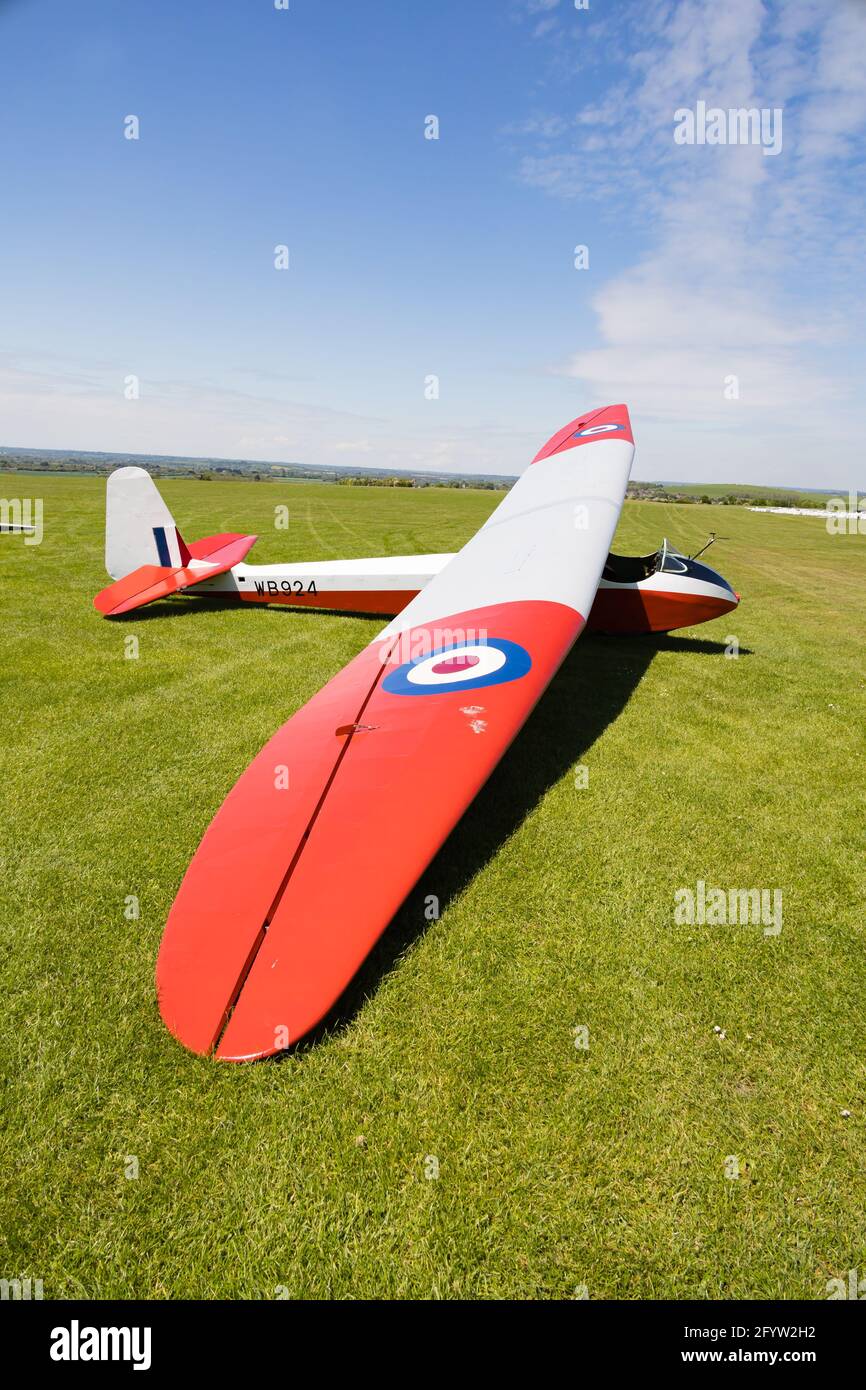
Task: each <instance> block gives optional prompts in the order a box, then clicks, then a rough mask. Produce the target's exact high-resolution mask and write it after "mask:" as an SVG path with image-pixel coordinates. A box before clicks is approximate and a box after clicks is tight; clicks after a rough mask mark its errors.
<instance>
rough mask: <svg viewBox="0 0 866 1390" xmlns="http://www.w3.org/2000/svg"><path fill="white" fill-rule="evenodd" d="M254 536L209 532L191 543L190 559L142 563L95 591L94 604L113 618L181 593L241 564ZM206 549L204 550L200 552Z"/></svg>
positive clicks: (254, 540)
mask: <svg viewBox="0 0 866 1390" xmlns="http://www.w3.org/2000/svg"><path fill="white" fill-rule="evenodd" d="M256 539H257V538H256V537H255V536H236V535H231V534H227V535H223V536H208V537H207V538H206V539H205V540H203V541H195V542H194V544H193V545H191V546H190V547H189V555H190V560H189V562H188V563H187V564H185V565H178V566H172V565H141V566H139V568H138V569H137V570H133V571H132V574H127V575H124V577H123V579H118V580H117V581H116V582H115V583H114V584H109V585H108V587H107V588H106V589H103V590H102V592H101V593H98V594H97V595H96V598H95V599H94V600H93V606H94V608H96V609H98V611H99V612H100V613H104V614H105V616H106V617H109V618H114V617H117V616H118V614H120V613H129V612H130V611H131V610H132V609H133V608H143V607H144V606H145V604H148V603H153V602H154V601H155V600H156V599H158V598H167V597H168V596H169V594H177V593H180V592H181V590H183V589H189V588H191V587H192V585H193V584H201V582H202V581H203V580H205V579H214V578H216V576H217V575H218V574H225V573H226V572H227V571H228V570H230V569H232V568H233V567H234V566H235V565H239V564H240V562H241V560H243V558H244V556H245V555H246V554H247V553H248V551H249V550H250V549H251V548H252V546H253V545H254V544H255V542H256ZM201 552H203V553H201Z"/></svg>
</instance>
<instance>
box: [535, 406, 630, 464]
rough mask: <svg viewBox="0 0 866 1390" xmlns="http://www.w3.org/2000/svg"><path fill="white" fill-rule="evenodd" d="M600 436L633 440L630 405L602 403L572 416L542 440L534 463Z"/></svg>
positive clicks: (592, 441)
mask: <svg viewBox="0 0 866 1390" xmlns="http://www.w3.org/2000/svg"><path fill="white" fill-rule="evenodd" d="M599 439H623V440H626V441H627V442H628V443H629V444H634V435H633V434H632V428H631V419H630V418H629V413H628V406H627V405H625V404H623V403H620V404H618V405H603V406H599V407H597V408H596V409H595V410H586V411H584V413H583V414H582V415H578V416H577V417H576V419H574V420H570V421H569V423H568V424H567V425H563V427H562V429H560V430H557V432H556V434H554V435H551V437H550V439H548V441H547V443H546V444H542V446H541V448H540V449H539V451H538V453H537V454H536V455H535V458H534V459H533V460H532V462H533V463H540V462H541V461H542V459H547V458H550V457H551V455H552V454H562V453H564V452H565V451H566V449H574V448H576V447H577V446H578V445H579V444H591V443H595V442H597V441H598V440H599Z"/></svg>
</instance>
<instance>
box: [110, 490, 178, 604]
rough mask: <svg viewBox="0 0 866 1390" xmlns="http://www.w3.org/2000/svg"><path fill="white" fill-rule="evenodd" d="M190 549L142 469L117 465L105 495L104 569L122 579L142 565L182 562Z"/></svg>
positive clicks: (168, 564) (169, 564) (174, 564)
mask: <svg viewBox="0 0 866 1390" xmlns="http://www.w3.org/2000/svg"><path fill="white" fill-rule="evenodd" d="M188 560H189V551H188V550H187V548H186V546H185V545H184V542H183V537H182V536H181V534H180V532H179V531H178V529H177V526H176V525H175V522H174V517H173V516H172V514H171V512H170V511H169V510H168V507H167V506H166V505H165V502H164V501H163V500H162V498H161V497H160V495H159V491H158V490H157V486H156V484H155V482H154V481H153V479H152V478H151V476H150V474H149V473H148V472H147V471H146V469H144V468H135V467H129V468H118V469H116V470H115V472H114V473H112V474H111V475H110V476H109V479H108V483H107V485H106V495H105V568H106V569H107V570H108V573H109V574H110V575H111V577H112V579H122V578H123V577H124V576H125V575H127V574H131V573H132V571H133V570H137V569H139V568H140V567H141V566H142V565H159V566H162V567H168V566H172V567H176V566H178V565H185V564H186V563H187V561H188Z"/></svg>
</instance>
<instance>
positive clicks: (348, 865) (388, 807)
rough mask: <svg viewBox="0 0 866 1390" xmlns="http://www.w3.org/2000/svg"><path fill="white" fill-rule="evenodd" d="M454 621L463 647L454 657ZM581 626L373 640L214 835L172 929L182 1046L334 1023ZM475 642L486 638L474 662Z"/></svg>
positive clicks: (258, 1043)
mask: <svg viewBox="0 0 866 1390" xmlns="http://www.w3.org/2000/svg"><path fill="white" fill-rule="evenodd" d="M443 625H444V626H447V629H448V630H449V631H450V632H452V633H454V632H456V633H457V634H458V635H459V637H460V640H458V641H457V642H451V643H449V644H447V645H446V647H443V646H442V643H441V639H440V637H439V634H440V633H441V631H442V627H443ZM582 627H583V619H582V618H581V617H580V615H579V614H577V613H576V612H575V611H574V610H573V609H570V608H568V607H566V606H565V605H563V604H559V603H553V602H545V601H540V600H534V601H526V602H513V603H507V604H498V605H494V606H492V607H488V608H484V609H478V610H475V611H471V612H467V613H461V614H456V615H454V616H452V617H449V618H445V619H443V620H442V623H441V624H438V623H437V625H436V628H435V629H434V628H433V627H418V628H414V629H412V630H410V631H409V632H408V633H403V634H402V635H401V638H400V644H399V650H397V649H395V646H394V640H393V639H392V640H391V641H386V642H381V643H380V642H376V643H373V644H372V645H371V646H370V647H367V648H366V649H365V650H364V651H363V652H361V653H360V655H359V656H357V657H356V658H355V660H354V661H352V662H351V663H350V664H349V665H348V666H347V667H346V668H345V669H344V670H343V671H341V672H340V674H339V675H338V676H336V677H335V678H334V679H333V680H332V681H330V682H329V684H328V685H326V686H325V687H324V689H322V690H321V691H320V692H319V693H318V695H315V696H314V697H313V699H312V700H310V702H309V703H308V704H307V705H305V706H304V707H303V709H301V710H299V711H298V713H297V714H296V715H294V716H293V718H292V719H290V720H289V721H288V723H286V724H285V725H284V726H283V727H282V729H280V730H279V732H278V733H277V734H275V736H274V737H273V738H272V739H271V740H270V742H269V743H268V744H267V745H266V746H265V748H264V749H263V750H262V752H261V753H260V754H259V755H258V757H257V758H256V759H255V760H254V761H253V763H252V764H251V765H250V767H249V768H248V769H247V771H246V772H245V773H244V774H243V776H242V777H241V778H240V780H239V781H238V782H237V784H236V785H235V787H234V788H233V790H232V791H231V792H230V793H229V796H228V797H227V799H226V801H225V802H224V803H223V806H222V807H221V809H220V811H219V812H218V814H217V816H216V818H215V819H214V821H213V822H212V824H211V826H210V828H209V830H208V831H207V832H206V834H205V836H204V839H203V840H202V842H201V845H200V847H199V849H198V852H197V853H196V855H195V857H194V859H193V861H192V863H191V864H190V867H189V869H188V871H187V874H186V877H185V878H184V881H183V883H182V885H181V888H180V892H179V893H178V896H177V899H176V901H175V903H174V906H173V908H172V911H171V915H170V917H169V920H168V924H167V926H166V930H165V935H164V937H163V942H162V946H161V948H160V954H159V960H158V962H157V991H158V995H159V1005H160V1011H161V1013H162V1016H163V1019H164V1020H165V1023H166V1025H167V1027H168V1028H169V1029H170V1031H171V1032H172V1033H174V1035H175V1036H176V1037H177V1038H178V1039H179V1040H180V1041H181V1042H182V1043H184V1044H185V1045H186V1046H187V1047H189V1048H191V1049H192V1050H193V1051H195V1052H207V1051H209V1050H211V1049H212V1048H214V1047H216V1052H217V1056H218V1057H221V1058H224V1059H226V1060H231V1061H243V1060H249V1059H253V1058H257V1057H266V1056H268V1055H270V1054H272V1053H275V1052H279V1051H281V1050H283V1049H284V1048H286V1047H287V1046H288V1045H290V1044H291V1043H294V1042H297V1040H298V1039H299V1038H301V1037H303V1036H304V1034H305V1033H307V1032H309V1030H310V1029H311V1028H313V1027H314V1026H315V1025H316V1024H317V1023H318V1022H319V1021H320V1020H321V1019H322V1018H323V1017H324V1016H325V1015H326V1014H327V1013H328V1011H329V1010H330V1009H331V1007H332V1006H333V1005H334V1004H335V1003H336V1001H337V1000H338V999H339V997H340V995H341V994H342V992H343V990H344V989H345V987H346V985H347V984H348V983H349V981H350V980H351V978H352V976H353V975H354V974H355V972H356V971H357V969H358V967H359V966H360V964H361V962H362V961H363V959H364V957H365V956H366V955H367V954H368V953H369V951H370V950H371V948H372V947H373V945H374V944H375V942H376V941H377V939H378V938H379V936H380V935H381V934H382V932H383V931H384V930H385V928H386V927H387V925H388V923H389V922H390V920H391V918H392V916H393V915H394V913H395V911H396V910H397V908H398V907H399V906H400V904H401V902H402V901H403V899H404V898H405V896H406V894H407V893H408V892H409V890H410V889H411V888H412V886H413V885H414V883H415V882H416V881H417V879H418V877H419V875H420V874H421V872H422V871H423V870H424V868H425V867H426V866H427V864H428V863H429V862H430V860H431V859H432V858H433V856H434V855H435V853H436V851H437V850H438V849H439V848H440V846H441V845H442V843H443V841H444V840H445V839H446V837H447V836H448V834H449V833H450V831H451V830H452V828H453V827H454V825H455V824H456V822H457V821H458V819H459V818H460V816H461V815H462V814H463V811H464V810H465V809H466V807H467V806H468V805H469V803H470V802H471V801H472V799H473V798H474V796H475V795H476V793H477V792H478V790H479V789H480V787H481V786H482V785H483V784H484V782H485V781H486V780H487V778H488V776H489V775H490V773H491V772H492V771H493V769H494V767H495V766H496V764H497V763H498V762H499V760H500V758H501V757H502V755H503V753H504V752H505V750H506V748H507V747H508V745H509V744H510V743H511V741H512V739H513V738H514V737H515V735H516V734H517V732H518V730H519V729H520V728H521V726H522V725H523V723H524V721H525V719H526V718H527V716H528V715H529V713H530V712H531V710H532V708H533V707H534V705H535V704H536V702H537V700H538V699H539V697H540V696H541V694H542V692H543V691H544V689H545V688H546V686H547V684H548V682H549V681H550V679H551V677H552V676H553V675H554V673H555V671H556V670H557V668H558V666H559V664H560V662H561V661H562V659H563V657H564V656H565V654H566V653H567V652H568V650H569V648H570V647H571V645H572V643H573V642H574V640H575V638H576V637H577V636H578V635H579V633H580V631H581V629H582ZM479 632H483V633H484V634H486V639H485V640H486V644H488V645H486V646H479V647H478V648H477V650H475V652H474V654H473V651H472V640H473V637H474V635H475V634H478V633H479ZM467 633H468V636H466V634H467ZM464 638H465V640H463V639H464ZM467 650H468V651H469V655H466V652H467ZM389 652H390V653H392V655H391V659H390V660H389V661H388V664H386V665H383V655H384V656H386V657H387V656H388V654H389ZM455 653H456V655H455ZM419 654H423V655H424V657H425V659H424V660H421V661H420V662H419ZM410 655H411V659H410ZM398 658H399V659H398Z"/></svg>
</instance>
